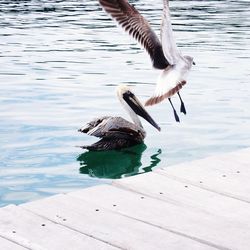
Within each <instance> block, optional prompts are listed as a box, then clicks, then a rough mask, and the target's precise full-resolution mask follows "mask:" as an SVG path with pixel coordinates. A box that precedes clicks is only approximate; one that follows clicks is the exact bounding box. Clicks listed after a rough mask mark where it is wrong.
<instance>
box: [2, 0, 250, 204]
mask: <svg viewBox="0 0 250 250" xmlns="http://www.w3.org/2000/svg"><path fill="white" fill-rule="evenodd" d="M131 2H132V3H133V4H134V5H135V6H136V7H137V8H138V9H139V10H140V11H141V13H143V15H144V16H145V17H146V18H147V19H148V20H150V23H151V25H152V26H153V28H154V29H155V30H156V32H157V33H158V34H159V28H160V19H161V9H162V1H161V0H157V1H150V0H143V1H142V0H137V1H135V0H134V1H131ZM170 4H171V12H172V19H173V27H174V31H175V36H176V39H177V42H178V46H179V47H180V48H181V50H182V51H183V53H184V54H187V55H192V56H193V57H194V58H195V62H196V66H194V67H193V70H192V72H191V74H190V76H189V81H188V84H187V85H186V86H185V88H184V89H183V91H182V97H183V99H184V100H185V104H186V108H187V115H186V116H183V115H180V119H181V123H180V124H177V123H175V121H174V117H173V114H172V111H171V107H170V105H169V104H168V102H167V101H166V102H164V103H161V104H160V105H157V106H153V107H150V108H149V109H148V110H149V112H150V113H151V114H152V116H153V117H154V118H155V120H157V121H158V122H159V124H160V126H161V128H162V132H161V133H159V132H158V131H157V130H155V129H154V128H153V127H150V125H148V124H146V123H144V122H143V125H145V129H146V130H147V132H148V135H147V138H146V140H145V144H143V145H139V146H136V147H133V148H131V149H125V150H122V151H118V152H114V151H113V152H107V153H103V152H100V153H93V152H86V151H82V150H81V149H80V148H77V147H75V146H77V145H83V144H90V143H93V142H95V141H96V139H95V138H91V137H89V136H87V135H83V134H79V133H78V132H77V129H78V128H79V127H81V126H82V125H83V124H85V123H86V122H87V121H89V120H91V119H92V118H94V117H96V116H101V115H120V116H123V117H125V118H127V119H129V117H128V115H127V114H125V113H124V111H123V109H122V107H121V106H120V104H119V102H118V100H117V99H116V96H115V92H114V91H115V87H116V86H117V85H119V84H122V83H125V84H129V85H131V87H132V88H133V89H134V92H135V93H136V94H137V95H138V97H139V98H140V99H141V100H142V101H145V100H146V99H147V98H148V97H149V96H150V94H151V93H152V91H153V90H154V87H155V81H156V78H157V76H158V74H159V72H158V71H157V70H152V66H151V62H150V59H149V57H148V55H147V54H146V53H145V51H144V50H143V49H141V48H140V46H138V44H137V43H136V42H134V40H133V39H131V38H129V37H128V36H127V34H125V32H123V31H122V30H121V29H120V28H119V27H117V26H116V25H115V23H114V22H113V21H111V20H110V18H109V17H108V16H107V15H106V14H105V13H104V12H103V11H102V9H101V8H100V6H99V5H98V3H97V1H96V0H91V1H89V0H82V1H77V0H72V1H48V0H43V1H38V0H31V1H0V62H1V67H0V87H1V91H0V138H1V140H0V150H1V156H0V157H1V165H0V180H1V181H0V205H1V206H4V205H6V204H10V203H16V204H18V203H21V202H26V201H29V200H34V199H38V198H41V197H46V196H48V195H52V194H56V193H59V192H67V191H71V190H75V189H78V188H83V187H88V186H93V185H97V184H101V183H105V182H109V181H110V179H116V178H123V177H127V176H129V175H134V174H138V173H143V172H147V171H151V170H152V169H153V168H155V167H172V166H173V165H174V164H176V163H179V162H184V161H189V160H194V159H198V158H202V157H205V156H209V155H214V154H219V153H222V152H229V151H233V150H237V149H240V148H244V147H248V146H250V133H249V128H250V109H249V96H250V90H249V89H250V88H249V82H250V73H249V68H250V46H249V44H250V29H249V27H250V17H249V13H250V7H249V1H233V0H231V1H229V0H214V1H184V0H183V1H177V0H172V1H171V3H170ZM173 102H174V104H175V106H176V108H177V107H178V108H179V100H178V98H177V97H174V98H173Z"/></svg>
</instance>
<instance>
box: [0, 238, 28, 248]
mask: <svg viewBox="0 0 250 250" xmlns="http://www.w3.org/2000/svg"><path fill="white" fill-rule="evenodd" d="M0 249H3V250H27V249H28V248H25V247H22V246H20V245H18V244H16V243H15V242H12V241H9V240H7V239H5V238H2V237H1V236H0Z"/></svg>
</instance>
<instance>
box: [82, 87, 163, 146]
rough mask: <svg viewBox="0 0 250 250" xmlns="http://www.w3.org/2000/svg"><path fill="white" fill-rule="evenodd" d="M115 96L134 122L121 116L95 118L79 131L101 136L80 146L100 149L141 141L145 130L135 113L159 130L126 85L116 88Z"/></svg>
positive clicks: (134, 143) (130, 144)
mask: <svg viewBox="0 0 250 250" xmlns="http://www.w3.org/2000/svg"><path fill="white" fill-rule="evenodd" d="M117 96H118V98H119V100H120V102H121V104H122V105H123V106H124V108H125V109H126V110H127V111H128V113H129V115H130V117H131V119H132V120H133V122H134V123H132V122H129V121H127V120H125V119H124V118H122V117H113V116H103V117H100V118H96V119H94V120H92V121H91V122H89V123H88V124H87V125H86V126H84V127H82V128H80V129H79V132H82V133H86V134H88V135H92V136H95V137H98V138H101V140H99V141H98V142H96V143H94V144H92V145H89V146H82V148H84V149H88V150H95V151H101V150H111V149H121V148H126V147H130V146H133V145H136V144H140V143H142V142H143V140H144V138H145V136H146V131H145V130H144V128H143V127H142V124H141V122H140V120H139V118H138V116H137V115H139V116H141V117H143V118H144V119H145V120H147V121H148V122H149V123H150V124H151V125H153V126H154V127H155V128H157V129H158V130H159V131H160V127H159V126H158V125H157V124H156V122H155V121H154V120H153V119H152V118H151V116H150V115H149V114H148V113H147V111H146V110H145V109H144V108H143V106H142V104H141V103H140V102H139V100H138V99H137V98H136V96H135V95H134V94H133V93H132V92H131V90H130V89H129V88H128V87H127V86H125V85H121V86H119V87H118V88H117Z"/></svg>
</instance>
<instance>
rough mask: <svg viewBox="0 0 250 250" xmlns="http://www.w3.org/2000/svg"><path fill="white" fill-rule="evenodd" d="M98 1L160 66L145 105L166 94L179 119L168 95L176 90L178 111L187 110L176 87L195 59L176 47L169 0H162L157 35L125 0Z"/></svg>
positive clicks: (183, 78)
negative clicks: (152, 91) (156, 79)
mask: <svg viewBox="0 0 250 250" xmlns="http://www.w3.org/2000/svg"><path fill="white" fill-rule="evenodd" d="M99 2H100V4H101V6H102V7H103V9H104V10H105V11H106V12H107V13H108V14H110V15H111V16H112V18H113V19H114V20H116V21H117V22H118V23H119V24H120V25H121V26H122V27H123V28H124V29H125V31H127V32H128V33H129V34H130V35H131V36H133V37H134V38H135V39H136V40H137V41H138V42H139V43H140V44H142V46H143V47H144V48H145V49H146V51H147V52H148V53H149V55H150V58H151V60H152V63H153V67H154V68H155V69H159V70H161V73H160V75H159V77H158V81H157V85H156V89H155V92H154V94H153V95H152V97H151V98H150V99H149V100H147V102H146V104H145V105H146V106H148V105H154V104H157V103H159V102H161V101H163V100H164V99H165V98H168V99H169V102H170V104H171V106H172V108H173V111H174V115H175V120H176V121H177V122H179V121H180V120H179V117H178V115H177V113H176V110H175V108H174V106H173V104H172V101H171V99H170V97H171V96H172V95H174V94H175V93H178V95H179V98H180V101H181V108H180V111H181V112H182V113H184V114H186V109H185V106H184V103H183V101H182V98H181V96H180V93H179V90H180V89H181V88H182V86H183V85H185V84H186V79H187V74H188V72H189V71H190V69H191V67H192V64H195V63H194V62H193V58H192V57H191V56H187V55H182V54H181V52H180V50H179V49H178V48H177V45H176V42H175V38H174V35H173V30H172V25H171V17H170V10H169V1H168V0H163V13H162V25H161V36H160V39H159V38H158V37H157V35H156V34H155V32H154V30H153V29H152V28H151V27H150V24H149V23H148V21H147V20H146V19H145V18H144V17H143V16H142V15H141V14H140V13H139V11H138V10H137V9H136V8H135V7H134V6H133V5H131V4H129V2H128V0H99Z"/></svg>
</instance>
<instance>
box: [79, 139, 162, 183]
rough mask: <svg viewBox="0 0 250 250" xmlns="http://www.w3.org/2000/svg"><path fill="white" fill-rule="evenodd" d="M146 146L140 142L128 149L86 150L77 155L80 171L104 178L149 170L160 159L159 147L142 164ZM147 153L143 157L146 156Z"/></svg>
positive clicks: (130, 174)
mask: <svg viewBox="0 0 250 250" xmlns="http://www.w3.org/2000/svg"><path fill="white" fill-rule="evenodd" d="M146 148H147V146H146V145H145V144H144V143H142V144H139V145H136V146H133V147H130V148H128V149H121V150H110V151H87V152H84V153H83V154H81V155H79V156H78V158H77V161H79V162H80V166H81V167H80V169H79V171H80V173H81V174H87V175H89V176H90V177H97V178H104V179H119V178H122V177H127V176H132V175H136V174H139V173H143V172H150V171H152V168H154V167H156V166H157V165H158V164H159V162H160V161H161V160H160V158H159V155H160V154H161V149H157V150H156V152H154V153H152V152H150V154H152V155H150V163H149V164H143V165H144V166H143V167H142V154H144V153H146V152H147V151H148V150H147V151H146V152H145V150H146ZM147 155H148V153H146V156H144V158H145V157H146V158H147Z"/></svg>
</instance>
